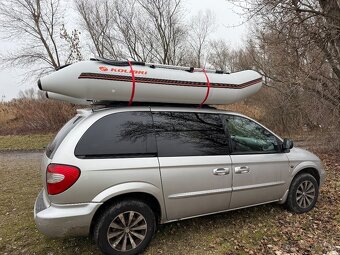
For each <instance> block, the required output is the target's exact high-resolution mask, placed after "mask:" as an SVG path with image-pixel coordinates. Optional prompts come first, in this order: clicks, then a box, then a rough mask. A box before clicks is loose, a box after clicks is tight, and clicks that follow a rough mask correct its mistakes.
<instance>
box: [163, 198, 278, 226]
mask: <svg viewBox="0 0 340 255" xmlns="http://www.w3.org/2000/svg"><path fill="white" fill-rule="evenodd" d="M278 201H279V200H277V199H276V200H272V201H267V202H263V203H258V204H252V205H246V206H241V207H235V208H231V209H227V210H222V211H217V212H211V213H204V214H198V215H194V216H189V217H184V218H177V219H173V220H168V221H164V222H161V224H166V223H170V222H175V221H180V220H187V219H193V218H198V217H201V216H207V215H213V214H218V213H225V212H230V211H235V210H238V209H244V208H249V207H253V206H258V205H265V204H270V203H273V202H278Z"/></svg>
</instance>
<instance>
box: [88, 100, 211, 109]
mask: <svg viewBox="0 0 340 255" xmlns="http://www.w3.org/2000/svg"><path fill="white" fill-rule="evenodd" d="M91 106H98V108H101V106H102V107H105V108H108V107H127V106H128V103H127V102H123V101H97V102H95V101H94V102H93V103H92V104H91ZM132 106H164V107H186V108H198V106H199V105H198V104H177V103H155V102H133V104H132ZM200 108H201V109H216V108H215V107H213V106H210V105H202V107H200Z"/></svg>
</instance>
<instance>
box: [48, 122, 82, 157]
mask: <svg viewBox="0 0 340 255" xmlns="http://www.w3.org/2000/svg"><path fill="white" fill-rule="evenodd" d="M81 119H82V117H81V116H75V117H73V118H72V119H70V120H69V121H68V122H67V123H66V124H65V125H64V126H63V127H62V128H61V129H60V131H59V132H58V133H57V135H56V136H55V138H54V139H53V141H52V142H51V143H50V144H49V145H47V147H46V156H47V157H49V158H52V157H53V154H54V153H55V151H56V150H57V149H58V147H59V145H60V144H61V142H62V141H63V140H64V138H65V137H66V135H67V134H68V133H69V132H70V131H71V130H72V129H73V128H74V127H75V126H76V124H77V123H78V122H79V121H80V120H81Z"/></svg>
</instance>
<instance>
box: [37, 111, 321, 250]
mask: <svg viewBox="0 0 340 255" xmlns="http://www.w3.org/2000/svg"><path fill="white" fill-rule="evenodd" d="M41 175H42V181H43V185H44V188H43V189H42V190H41V192H40V193H39V195H38V197H37V200H36V203H35V208H34V218H35V221H36V224H37V227H38V229H39V230H40V231H41V232H43V233H44V234H46V235H48V236H51V237H63V236H67V235H91V236H92V237H93V239H94V240H95V242H96V243H97V245H98V247H99V249H100V250H101V251H102V252H103V253H104V254H138V253H140V252H142V251H143V250H144V249H145V248H146V247H147V245H148V244H149V242H150V241H151V239H152V237H153V235H154V233H155V231H156V227H157V225H158V224H162V223H167V222H172V221H177V220H182V219H187V218H192V217H198V216H203V215H208V214H213V213H220V212H225V211H228V210H234V209H238V208H245V207H249V206H255V205H260V204H265V203H271V202H279V203H281V204H285V205H286V206H287V207H288V209H289V210H291V211H292V212H295V213H304V212H308V211H309V210H311V209H312V208H313V207H314V205H315V203H316V201H317V198H318V194H319V187H320V185H321V184H322V183H323V181H324V177H325V172H324V170H323V167H322V165H321V162H320V159H319V158H318V157H317V156H315V155H314V154H312V153H310V152H308V151H306V150H303V149H300V148H294V147H293V143H292V141H291V140H289V139H281V138H280V137H279V136H277V135H276V134H274V133H273V132H272V131H270V130H269V129H267V128H265V127H264V126H263V125H261V124H259V123H258V122H256V121H254V120H252V119H250V118H248V117H246V116H244V115H241V114H238V113H231V112H226V111H220V110H216V109H214V108H208V107H207V108H202V109H197V108H194V107H181V106H176V107H175V106H157V105H152V106H134V107H119V106H116V107H108V108H102V109H87V110H86V109H84V110H78V114H77V115H76V116H75V117H74V118H72V119H71V120H70V121H69V122H68V123H67V124H66V125H65V126H64V127H63V128H62V129H61V130H60V131H59V133H58V134H57V135H56V137H55V139H54V140H53V141H52V143H51V144H49V145H48V147H47V149H46V153H44V156H43V160H42V164H41Z"/></svg>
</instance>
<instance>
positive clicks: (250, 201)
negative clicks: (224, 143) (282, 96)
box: [224, 115, 289, 208]
mask: <svg viewBox="0 0 340 255" xmlns="http://www.w3.org/2000/svg"><path fill="white" fill-rule="evenodd" d="M224 118H225V124H226V126H227V129H228V132H229V135H230V144H231V146H230V147H231V161H232V171H233V175H234V177H233V193H232V198H231V203H230V208H238V207H244V206H249V205H255V204H260V203H266V202H270V201H275V200H279V199H280V198H281V197H282V196H283V194H284V192H285V181H284V176H286V173H287V172H288V171H289V164H288V163H289V162H288V158H287V156H286V154H285V153H282V151H281V141H280V140H279V139H278V138H277V137H276V136H275V135H274V134H273V133H271V132H270V131H268V130H267V129H265V128H264V127H262V126H261V125H259V124H258V123H256V122H254V121H252V120H250V119H247V118H244V117H241V116H234V115H225V116H224Z"/></svg>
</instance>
